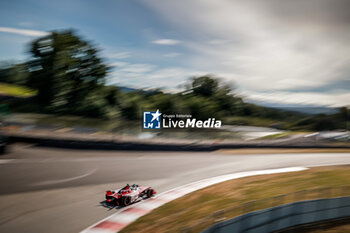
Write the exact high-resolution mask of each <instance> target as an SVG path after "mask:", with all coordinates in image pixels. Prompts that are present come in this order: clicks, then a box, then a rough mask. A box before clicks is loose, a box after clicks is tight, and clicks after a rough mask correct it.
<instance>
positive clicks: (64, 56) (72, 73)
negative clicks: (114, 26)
mask: <svg viewBox="0 0 350 233" xmlns="http://www.w3.org/2000/svg"><path fill="white" fill-rule="evenodd" d="M30 53H31V54H32V56H33V57H34V59H33V60H31V61H30V62H29V63H28V67H29V71H30V76H29V81H28V85H29V86H30V87H32V88H35V89H37V90H38V95H37V96H36V100H37V102H38V103H39V104H41V105H42V106H45V107H49V109H53V110H54V111H64V110H65V109H66V110H68V109H69V110H70V113H74V109H76V108H77V107H80V108H81V104H82V102H83V101H84V98H85V97H86V96H87V95H88V94H89V93H90V92H91V91H93V90H96V89H97V88H100V87H102V86H103V85H104V81H105V76H106V74H107V72H108V69H109V68H108V67H107V66H106V65H105V64H103V62H102V60H101V58H99V57H98V50H97V49H96V48H94V46H93V45H92V44H91V43H89V42H88V41H86V40H83V39H82V38H80V37H79V36H77V35H76V34H75V33H74V31H69V30H68V31H60V32H52V33H51V34H50V35H48V36H45V37H42V38H39V39H37V40H35V41H33V42H32V44H31V48H30ZM90 99H91V101H93V100H94V97H91V95H90Z"/></svg>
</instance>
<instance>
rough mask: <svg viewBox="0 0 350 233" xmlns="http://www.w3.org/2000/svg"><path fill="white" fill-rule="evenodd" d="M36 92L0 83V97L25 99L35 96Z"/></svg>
mask: <svg viewBox="0 0 350 233" xmlns="http://www.w3.org/2000/svg"><path fill="white" fill-rule="evenodd" d="M36 93H37V91H36V90H33V89H30V88H27V87H23V86H18V85H12V84H7V83H0V95H5V96H12V97H21V98H26V97H30V96H34V95H36Z"/></svg>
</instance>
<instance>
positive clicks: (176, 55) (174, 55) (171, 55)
mask: <svg viewBox="0 0 350 233" xmlns="http://www.w3.org/2000/svg"><path fill="white" fill-rule="evenodd" d="M178 56H181V53H167V54H164V57H178Z"/></svg>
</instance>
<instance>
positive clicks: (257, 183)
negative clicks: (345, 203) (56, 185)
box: [121, 166, 350, 233]
mask: <svg viewBox="0 0 350 233" xmlns="http://www.w3.org/2000/svg"><path fill="white" fill-rule="evenodd" d="M349 184H350V167H349V166H340V167H322V168H312V169H309V170H306V171H301V172H293V173H285V174H274V175H264V176H253V177H247V178H242V179H238V180H231V181H227V182H224V183H220V184H217V185H213V186H210V187H207V188H204V189H201V190H199V191H196V192H194V193H191V194H188V195H186V196H184V197H182V198H179V199H176V200H174V201H172V202H169V203H167V204H165V205H163V206H161V207H159V208H157V209H155V210H154V211H152V212H151V213H149V214H147V215H145V216H143V217H141V218H139V219H138V220H136V221H135V222H134V223H133V224H131V225H129V226H127V227H126V228H125V229H123V230H122V231H121V232H123V233H127V232H181V231H183V230H184V229H186V228H188V227H190V226H191V227H192V231H191V232H200V231H202V230H204V229H206V228H208V227H209V226H211V225H213V224H214V223H215V222H216V220H217V219H221V218H224V219H230V218H233V217H235V216H238V215H240V214H243V213H246V212H250V211H254V210H258V209H264V208H268V207H271V206H275V205H280V204H283V203H290V202H294V201H299V200H308V199H317V198H324V197H330V196H341V195H344V194H347V195H349V194H350V190H349V189H340V188H339V187H342V186H344V185H349ZM329 187H335V188H336V187H338V189H333V192H330V189H325V190H324V191H322V192H320V190H316V189H320V188H321V189H324V188H329ZM303 190H314V191H308V192H300V193H297V194H296V193H295V192H298V191H303ZM279 195H285V196H283V198H282V197H281V198H275V199H268V198H272V197H276V196H279ZM254 200H256V202H255V203H254V205H243V204H244V203H248V202H250V201H254ZM259 200H260V201H259ZM223 209H225V211H224V213H222V214H218V215H216V216H213V213H218V211H220V210H223Z"/></svg>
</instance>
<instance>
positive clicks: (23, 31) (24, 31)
mask: <svg viewBox="0 0 350 233" xmlns="http://www.w3.org/2000/svg"><path fill="white" fill-rule="evenodd" d="M0 32H7V33H13V34H18V35H23V36H32V37H39V36H46V35H48V34H49V32H44V31H38V30H28V29H18V28H9V27H0Z"/></svg>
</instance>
